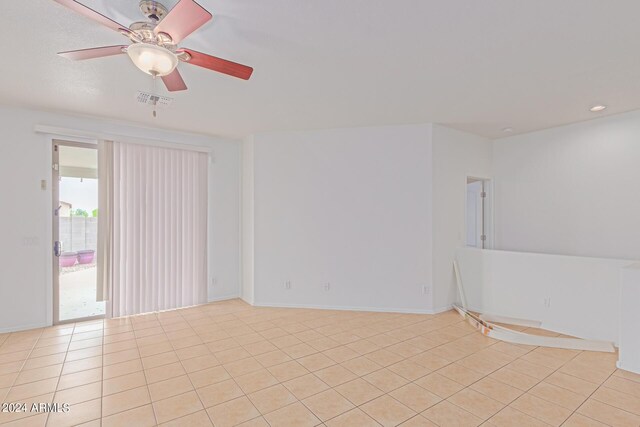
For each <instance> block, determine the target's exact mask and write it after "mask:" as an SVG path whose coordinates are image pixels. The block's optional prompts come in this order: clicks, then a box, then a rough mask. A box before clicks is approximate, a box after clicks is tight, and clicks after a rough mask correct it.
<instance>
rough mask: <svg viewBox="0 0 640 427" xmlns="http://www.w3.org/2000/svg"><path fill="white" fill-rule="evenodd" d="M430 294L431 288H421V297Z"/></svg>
mask: <svg viewBox="0 0 640 427" xmlns="http://www.w3.org/2000/svg"><path fill="white" fill-rule="evenodd" d="M430 293H431V286H426V285H425V286H423V287H422V294H423V295H429V294H430Z"/></svg>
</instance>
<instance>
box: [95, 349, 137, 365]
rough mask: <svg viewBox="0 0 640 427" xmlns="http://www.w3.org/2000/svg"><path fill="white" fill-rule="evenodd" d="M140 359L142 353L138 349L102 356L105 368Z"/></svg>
mask: <svg viewBox="0 0 640 427" xmlns="http://www.w3.org/2000/svg"><path fill="white" fill-rule="evenodd" d="M139 358H140V352H139V351H138V349H137V348H132V349H129V350H122V351H116V352H115V353H107V354H104V355H103V356H102V364H103V365H104V366H110V365H115V364H116V363H122V362H127V361H129V360H136V359H139Z"/></svg>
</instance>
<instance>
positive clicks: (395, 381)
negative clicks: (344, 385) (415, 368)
mask: <svg viewBox="0 0 640 427" xmlns="http://www.w3.org/2000/svg"><path fill="white" fill-rule="evenodd" d="M362 378H363V379H364V380H366V381H368V382H369V383H371V384H373V385H374V386H375V387H376V388H379V389H380V390H382V391H384V392H385V393H389V392H390V391H392V390H395V389H397V388H400V387H402V386H403V385H405V384H407V383H408V382H409V381H408V380H407V379H406V378H403V377H401V376H400V375H398V374H396V373H394V372H392V371H390V370H389V369H381V370H379V371H375V372H372V373H370V374H369V375H366V376H364V377H362Z"/></svg>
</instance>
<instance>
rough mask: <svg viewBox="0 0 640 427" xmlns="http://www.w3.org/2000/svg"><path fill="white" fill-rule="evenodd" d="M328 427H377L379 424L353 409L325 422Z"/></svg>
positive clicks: (359, 410)
mask: <svg viewBox="0 0 640 427" xmlns="http://www.w3.org/2000/svg"><path fill="white" fill-rule="evenodd" d="M326 425H327V426H329V427H355V426H358V427H379V426H380V424H379V423H378V422H376V421H374V419H373V418H371V417H370V416H369V415H367V414H366V413H365V412H363V411H362V410H361V409H358V408H355V409H352V410H350V411H348V412H345V413H344V414H342V415H339V416H337V417H335V418H333V419H331V420H329V421H327V422H326Z"/></svg>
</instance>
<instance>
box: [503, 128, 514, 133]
mask: <svg viewBox="0 0 640 427" xmlns="http://www.w3.org/2000/svg"><path fill="white" fill-rule="evenodd" d="M502 132H504V133H511V132H513V128H504V129H502Z"/></svg>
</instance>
